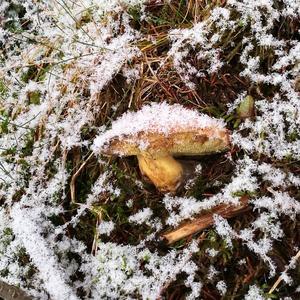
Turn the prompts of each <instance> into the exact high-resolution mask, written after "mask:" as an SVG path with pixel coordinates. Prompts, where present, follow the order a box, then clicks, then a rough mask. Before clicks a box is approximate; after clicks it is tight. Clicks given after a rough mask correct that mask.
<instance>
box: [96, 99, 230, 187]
mask: <svg viewBox="0 0 300 300" xmlns="http://www.w3.org/2000/svg"><path fill="white" fill-rule="evenodd" d="M228 147H229V132H228V130H227V129H226V128H225V124H224V122H223V121H222V120H218V119H215V118H211V117H209V116H207V115H205V114H200V113H198V112H197V111H195V110H191V109H187V108H184V107H183V106H182V105H179V104H175V105H169V104H167V103H165V102H163V103H152V104H150V105H146V106H144V107H143V108H142V109H141V110H139V111H137V112H127V113H125V114H124V115H123V116H121V117H120V118H119V119H118V120H116V121H114V122H113V123H112V127H111V129H110V130H108V131H106V132H105V133H103V134H101V135H99V136H98V137H97V138H96V139H95V141H94V145H93V150H94V152H96V153H102V154H106V155H119V156H131V155H136V156H137V159H138V162H139V168H140V170H141V172H142V174H144V175H146V176H147V177H148V178H149V179H150V180H151V181H152V182H153V183H154V184H155V186H156V187H157V188H158V189H159V190H161V191H175V190H176V189H177V187H178V186H179V184H180V183H181V179H182V177H183V167H182V165H181V163H180V162H178V161H177V160H176V159H174V157H178V156H198V155H206V154H211V153H216V152H221V151H224V150H226V149H228Z"/></svg>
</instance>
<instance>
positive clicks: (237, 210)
mask: <svg viewBox="0 0 300 300" xmlns="http://www.w3.org/2000/svg"><path fill="white" fill-rule="evenodd" d="M248 201H249V198H248V197H247V196H244V197H242V198H241V199H240V202H239V205H237V206H235V205H231V204H221V205H218V206H215V207H214V208H212V209H211V210H210V211H209V212H207V213H204V214H202V215H200V216H198V217H197V218H196V219H194V220H192V221H190V222H188V223H185V224H183V225H181V226H179V227H178V228H177V229H175V230H173V231H170V232H167V233H165V234H163V235H162V238H163V240H164V241H165V242H166V243H167V244H168V245H170V244H172V243H174V242H177V241H179V240H181V239H183V238H185V237H187V236H189V235H192V234H194V233H196V232H199V231H201V230H203V229H206V228H207V227H209V226H211V225H213V224H214V219H213V215H214V214H217V215H220V216H222V217H223V218H225V219H229V218H232V217H235V216H237V215H239V214H241V213H243V212H245V211H248V210H249V209H250V207H249V205H248Z"/></svg>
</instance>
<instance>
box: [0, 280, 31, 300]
mask: <svg viewBox="0 0 300 300" xmlns="http://www.w3.org/2000/svg"><path fill="white" fill-rule="evenodd" d="M0 297H1V299H4V300H31V299H32V298H31V297H29V296H27V295H26V293H25V292H24V291H23V290H21V289H20V288H18V287H16V286H13V285H10V284H7V283H6V282H4V281H2V280H0Z"/></svg>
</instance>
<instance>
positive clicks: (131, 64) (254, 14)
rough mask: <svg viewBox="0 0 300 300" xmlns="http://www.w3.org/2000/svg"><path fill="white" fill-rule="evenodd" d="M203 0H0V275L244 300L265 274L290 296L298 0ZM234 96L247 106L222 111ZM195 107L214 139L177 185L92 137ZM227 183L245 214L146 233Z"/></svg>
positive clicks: (24, 282)
mask: <svg viewBox="0 0 300 300" xmlns="http://www.w3.org/2000/svg"><path fill="white" fill-rule="evenodd" d="M205 3H206V1H186V2H185V1H165V2H163V1H149V2H144V1H139V0H121V1H117V0H116V1H115V0H111V1H104V0H80V1H71V0H64V1H62V0H49V1H46V0H44V1H33V0H22V1H7V0H3V1H2V2H1V3H0V66H1V69H0V199H1V208H0V252H1V256H0V276H1V280H4V281H6V282H8V283H10V284H14V285H18V286H20V287H21V288H23V289H25V290H26V291H27V292H28V293H29V294H30V295H32V296H34V297H36V298H37V299H54V300H55V299H59V300H61V299H140V298H143V299H158V298H159V297H162V298H167V299H168V298H169V297H173V299H174V298H176V297H177V298H179V297H185V298H187V299H198V298H199V297H200V298H203V299H211V298H218V297H221V296H224V297H228V298H234V297H236V298H239V299H240V298H244V299H249V300H250V299H264V298H265V297H266V293H267V292H268V291H269V290H270V288H271V287H272V285H273V283H274V282H275V280H276V278H277V277H278V276H279V275H282V278H283V282H282V283H281V285H280V286H279V289H277V290H275V291H274V292H273V293H272V296H273V297H278V298H279V297H286V296H292V297H296V298H297V297H299V285H300V282H299V271H297V268H296V264H297V261H295V260H294V259H293V256H294V255H295V254H296V253H297V252H298V251H299V246H300V245H299V233H298V232H297V219H298V218H299V213H300V202H299V200H300V197H299V186H300V171H299V170H300V164H299V158H300V112H299V107H300V97H299V71H300V65H299V61H300V42H299V36H300V27H299V19H300V5H299V3H298V1H296V0H289V1H287V0H284V1H278V0H274V1H272V0H262V1H256V0H251V1H248V0H247V1H246V0H244V1H243V0H228V1H226V3H223V4H218V5H217V4H211V5H208V4H207V5H206V4H205ZM214 3H215V2H214ZM247 95H251V96H252V97H253V99H254V103H255V109H254V112H251V113H249V116H251V117H249V118H240V117H239V115H238V113H237V108H238V107H239V105H241V103H242V101H243V99H245V97H246V96H247ZM149 104H150V105H149ZM176 104H179V105H176ZM181 107H187V108H189V109H190V108H192V109H193V110H194V113H190V110H186V109H183V108H181ZM138 110H140V112H139V113H138V114H137V115H136V114H132V113H131V112H132V111H138ZM149 110H151V112H152V113H153V111H152V110H154V112H155V113H156V116H157V117H154V118H153V117H151V118H150V119H149V114H147V111H149ZM203 113H207V114H208V115H209V116H210V117H215V118H218V119H223V120H222V121H218V120H217V119H215V122H216V123H215V124H216V125H218V126H224V125H225V126H226V127H227V128H228V129H229V130H231V133H232V134H231V140H232V148H231V149H230V151H229V152H228V153H223V154H218V155H215V156H212V157H210V158H207V157H205V158H199V160H198V161H197V162H195V161H193V162H190V163H193V164H198V167H197V170H198V171H197V170H196V172H195V174H194V176H193V177H192V178H190V179H189V181H188V182H187V184H186V185H185V186H184V188H182V190H180V191H178V193H177V195H171V194H167V195H162V194H160V193H159V192H158V191H156V190H155V188H154V187H153V186H152V185H151V184H149V183H148V182H147V180H145V179H143V178H142V177H141V174H139V171H138V168H137V163H136V161H135V160H134V158H126V159H120V158H105V157H102V156H101V155H100V154H98V151H95V149H96V150H97V149H98V148H100V147H101V146H102V145H103V142H105V141H106V140H107V139H108V138H111V137H113V136H116V135H119V134H120V133H121V134H130V133H135V132H136V131H137V130H141V129H143V130H144V129H146V128H147V127H151V128H152V129H153V128H155V130H158V131H160V132H167V131H168V130H170V129H172V126H174V124H175V123H176V124H177V123H178V120H180V122H181V123H184V124H189V122H192V121H193V118H196V117H197V116H198V115H200V114H203ZM132 116H137V117H132ZM152 116H153V114H152ZM117 119H118V121H115V120H117ZM161 120H164V121H163V122H162V121H161ZM202 120H203V122H204V123H205V120H206V119H205V117H203V119H202ZM209 120H212V119H211V118H209ZM154 123H155V124H154ZM200 125H201V126H203V124H199V126H200ZM204 125H205V124H204ZM201 126H200V127H201ZM95 153H96V154H95ZM199 163H200V165H199ZM74 192H75V193H74ZM241 197H248V198H249V202H250V206H251V207H250V210H249V212H247V213H244V214H243V215H241V216H239V217H236V218H234V219H232V220H225V219H224V218H222V217H221V216H218V215H215V216H214V220H215V225H214V226H213V228H211V229H207V230H206V231H204V232H202V233H199V234H196V235H195V236H193V237H190V238H187V239H184V240H181V241H179V242H178V243H176V244H175V245H171V246H169V247H166V246H165V245H162V244H161V241H160V240H159V236H160V234H161V233H162V232H164V231H165V230H168V229H172V228H173V227H174V226H177V225H179V224H180V223H181V222H183V221H186V220H188V219H191V218H195V217H196V215H197V214H199V213H201V212H204V211H207V210H209V209H211V208H213V207H214V206H215V205H219V204H222V203H225V204H226V203H228V204H238V203H239V201H240V198H241Z"/></svg>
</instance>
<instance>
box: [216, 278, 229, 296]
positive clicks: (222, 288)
mask: <svg viewBox="0 0 300 300" xmlns="http://www.w3.org/2000/svg"><path fill="white" fill-rule="evenodd" d="M216 288H217V290H218V291H219V293H220V295H221V296H224V295H225V294H226V291H227V285H226V283H225V281H223V280H221V281H218V283H217V285H216Z"/></svg>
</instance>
